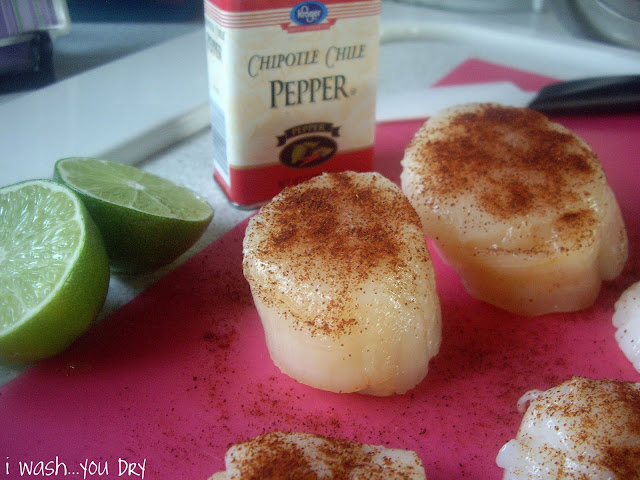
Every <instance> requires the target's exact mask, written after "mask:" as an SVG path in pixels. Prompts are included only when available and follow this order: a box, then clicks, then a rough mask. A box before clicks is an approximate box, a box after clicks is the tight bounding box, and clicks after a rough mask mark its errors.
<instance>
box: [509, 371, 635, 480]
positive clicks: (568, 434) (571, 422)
mask: <svg viewBox="0 0 640 480" xmlns="http://www.w3.org/2000/svg"><path fill="white" fill-rule="evenodd" d="M527 405H528V406H527ZM518 407H519V410H520V411H522V412H524V411H525V409H526V412H525V414H524V417H523V419H522V423H521V425H520V429H519V430H518V434H517V436H516V438H515V439H513V440H510V441H509V442H507V443H506V444H505V445H504V446H503V447H502V448H501V449H500V452H499V453H498V456H497V459H496V462H497V464H498V466H499V467H501V468H503V469H504V470H505V471H504V477H503V479H504V480H546V479H563V480H572V479H576V480H583V479H590V480H631V479H638V478H640V383H633V382H621V381H617V380H591V379H587V378H580V377H574V378H573V379H571V380H569V381H567V382H564V383H562V384H561V385H559V386H557V387H554V388H551V389H549V390H547V391H539V390H532V391H530V392H527V393H526V394H525V395H524V396H523V397H522V398H521V399H520V401H519V402H518Z"/></svg>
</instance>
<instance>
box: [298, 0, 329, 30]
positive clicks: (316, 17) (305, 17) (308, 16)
mask: <svg viewBox="0 0 640 480" xmlns="http://www.w3.org/2000/svg"><path fill="white" fill-rule="evenodd" d="M325 18H327V7H325V6H324V4H322V3H320V2H314V1H309V2H302V3H299V4H298V5H296V6H295V7H293V9H292V10H291V20H292V21H293V22H294V23H297V24H298V25H313V24H316V23H320V22H321V21H323V20H324V19H325Z"/></svg>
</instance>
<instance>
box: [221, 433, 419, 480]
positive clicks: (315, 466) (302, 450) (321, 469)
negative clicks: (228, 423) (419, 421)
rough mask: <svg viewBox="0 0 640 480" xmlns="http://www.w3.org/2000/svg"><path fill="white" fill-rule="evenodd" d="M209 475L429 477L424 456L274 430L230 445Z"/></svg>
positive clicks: (320, 479)
mask: <svg viewBox="0 0 640 480" xmlns="http://www.w3.org/2000/svg"><path fill="white" fill-rule="evenodd" d="M225 468H226V470H224V471H222V472H217V473H215V474H213V476H212V477H211V478H210V479H209V480H256V479H264V480H268V479H278V480H305V479H317V480H332V479H333V480H347V479H353V480H358V479H361V480H365V479H366V480H426V478H427V477H426V475H425V472H424V467H423V466H422V462H421V461H420V457H418V455H417V454H416V453H415V452H413V451H410V450H401V449H395V448H385V447H382V446H378V445H367V444H362V443H357V442H352V441H349V440H343V439H338V438H330V437H326V436H323V435H315V434H311V433H298V432H293V433H289V432H271V433H266V434H263V435H258V436H257V437H255V438H252V439H249V440H246V441H244V442H241V443H238V444H235V445H232V446H231V448H229V450H228V451H227V453H226V455H225Z"/></svg>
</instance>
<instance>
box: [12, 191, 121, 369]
mask: <svg viewBox="0 0 640 480" xmlns="http://www.w3.org/2000/svg"><path fill="white" fill-rule="evenodd" d="M0 224H1V225H2V228H1V229H0V360H2V361H4V362H7V363H30V362H33V361H36V360H40V359H42V358H45V357H49V356H51V355H54V354H56V353H59V352H61V351H62V350H64V349H65V348H66V347H68V346H69V345H70V344H71V343H72V342H73V341H74V340H75V339H76V338H77V337H78V336H79V335H81V334H82V333H83V332H85V331H86V330H87V329H88V328H89V326H90V325H91V324H92V322H93V321H94V320H95V318H96V317H97V315H98V313H99V311H100V309H101V308H102V305H103V303H104V301H105V298H106V296H107V290H108V288H109V263H108V259H107V254H106V251H105V248H104V244H103V242H102V237H101V236H100V233H99V231H98V229H97V227H96V225H95V224H94V222H93V221H92V220H91V217H90V216H89V213H88V212H87V211H86V209H85V207H84V206H83V204H82V202H81V201H80V199H79V198H78V196H77V195H76V194H74V193H73V192H72V191H71V190H70V189H68V188H66V187H65V186H63V185H60V184H58V183H55V182H51V181H48V180H31V181H28V182H22V183H18V184H15V185H10V186H7V187H3V188H0Z"/></svg>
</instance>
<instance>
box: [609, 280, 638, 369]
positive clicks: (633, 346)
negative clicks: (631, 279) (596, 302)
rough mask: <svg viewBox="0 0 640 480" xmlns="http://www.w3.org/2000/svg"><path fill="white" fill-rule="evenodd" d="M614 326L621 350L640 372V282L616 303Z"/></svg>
mask: <svg viewBox="0 0 640 480" xmlns="http://www.w3.org/2000/svg"><path fill="white" fill-rule="evenodd" d="M613 326H614V327H616V329H617V330H616V333H615V338H616V341H617V342H618V345H619V346H620V349H621V350H622V352H623V353H624V354H625V356H626V357H627V358H628V359H629V361H630V362H631V363H632V365H633V368H635V369H636V370H637V371H638V372H640V282H636V283H634V284H633V285H631V286H630V287H629V288H627V289H626V290H625V291H624V292H623V293H622V295H620V298H619V299H618V301H617V302H616V303H615V312H614V314H613Z"/></svg>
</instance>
